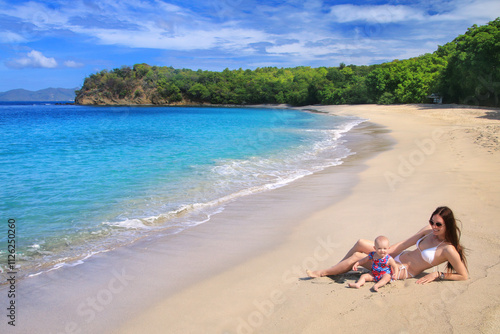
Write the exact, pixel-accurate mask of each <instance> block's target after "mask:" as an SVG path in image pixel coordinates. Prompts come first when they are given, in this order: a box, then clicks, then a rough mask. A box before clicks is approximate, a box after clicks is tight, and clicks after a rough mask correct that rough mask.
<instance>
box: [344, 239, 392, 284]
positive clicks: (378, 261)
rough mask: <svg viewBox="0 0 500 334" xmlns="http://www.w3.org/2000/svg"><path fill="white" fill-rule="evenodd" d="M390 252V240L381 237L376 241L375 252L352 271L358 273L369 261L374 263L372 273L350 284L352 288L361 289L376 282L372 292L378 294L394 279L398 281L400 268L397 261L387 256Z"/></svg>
mask: <svg viewBox="0 0 500 334" xmlns="http://www.w3.org/2000/svg"><path fill="white" fill-rule="evenodd" d="M388 250H389V239H387V238H386V237H384V236H379V237H377V238H376V239H375V252H371V253H370V254H368V256H367V257H365V258H364V259H362V260H360V261H358V262H356V263H355V264H354V265H353V266H352V270H355V271H357V270H358V266H360V265H361V266H362V265H364V264H365V263H367V262H368V261H370V260H371V261H373V264H372V271H371V273H367V274H363V275H361V277H360V278H359V279H358V281H357V282H356V283H349V287H350V288H356V289H359V288H360V287H361V286H363V285H364V284H365V282H376V283H375V285H374V286H373V287H372V291H375V292H377V291H378V289H379V288H380V287H382V286H384V285H386V284H387V283H389V282H390V281H391V278H392V279H396V277H397V271H398V266H397V265H396V261H394V259H393V258H392V257H391V256H390V255H389V254H387V252H388Z"/></svg>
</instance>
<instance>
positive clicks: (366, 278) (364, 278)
mask: <svg viewBox="0 0 500 334" xmlns="http://www.w3.org/2000/svg"><path fill="white" fill-rule="evenodd" d="M366 282H373V276H372V275H371V274H363V275H361V277H360V278H359V279H358V281H357V282H356V283H349V287H350V288H356V289H359V288H360V287H362V286H363V285H364V284H365V283H366Z"/></svg>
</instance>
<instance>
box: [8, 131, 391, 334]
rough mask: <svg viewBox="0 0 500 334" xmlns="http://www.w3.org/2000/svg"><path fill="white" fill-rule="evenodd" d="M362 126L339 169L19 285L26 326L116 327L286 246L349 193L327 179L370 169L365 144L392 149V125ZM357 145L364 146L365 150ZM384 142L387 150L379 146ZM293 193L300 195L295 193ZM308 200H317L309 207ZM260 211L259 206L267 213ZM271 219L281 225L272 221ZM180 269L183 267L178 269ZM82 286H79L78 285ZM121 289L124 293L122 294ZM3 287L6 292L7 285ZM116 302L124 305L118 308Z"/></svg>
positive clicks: (344, 181)
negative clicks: (309, 219) (306, 222)
mask: <svg viewBox="0 0 500 334" xmlns="http://www.w3.org/2000/svg"><path fill="white" fill-rule="evenodd" d="M358 127H359V128H360V129H358V130H355V131H350V132H348V133H347V134H346V137H345V138H347V140H348V142H347V146H348V147H349V148H350V149H351V150H353V151H356V152H357V153H356V154H354V155H351V156H348V157H347V158H345V159H344V163H343V164H341V165H339V166H334V167H329V168H327V169H325V170H323V171H322V172H318V173H315V174H312V175H308V176H305V177H303V178H301V179H299V180H296V181H295V182H292V183H290V184H288V185H286V186H284V187H281V188H277V189H274V190H271V191H266V192H263V193H258V194H254V195H251V196H246V197H244V198H240V199H238V200H236V201H234V202H232V203H229V204H228V205H227V206H226V208H225V210H224V211H223V212H222V213H219V214H217V215H215V216H213V217H212V219H211V220H210V221H209V222H207V223H204V224H201V225H198V226H196V227H193V228H191V229H188V230H185V231H184V232H183V233H181V234H178V235H168V236H158V237H151V238H146V239H145V240H141V241H139V242H137V243H135V244H133V245H129V246H125V247H120V248H119V249H114V250H111V251H109V252H103V253H100V254H96V255H94V256H93V257H91V258H89V259H87V260H86V261H85V262H84V263H83V264H81V265H77V266H75V267H65V268H62V269H59V270H54V271H50V272H45V273H43V274H41V275H39V276H36V277H29V278H27V279H25V280H23V281H21V282H18V290H19V293H20V295H24V296H30V301H29V302H26V301H25V302H24V304H25V305H23V307H22V313H25V314H26V315H29V318H26V315H25V316H24V317H23V316H22V315H19V319H18V323H19V324H20V326H18V327H19V328H20V329H23V330H25V331H28V332H29V331H34V330H37V331H41V332H60V331H61V330H62V329H64V328H66V327H68V328H74V329H75V330H79V329H81V330H82V332H95V333H101V332H102V333H105V332H110V331H113V330H114V329H115V328H117V327H120V326H121V324H122V322H123V319H129V318H131V317H133V316H135V314H136V312H137V310H138V309H141V310H142V309H143V310H146V309H148V308H149V307H150V306H151V305H154V304H157V303H160V302H161V301H162V300H163V299H165V298H169V297H170V296H173V295H175V294H176V293H178V292H179V291H184V290H186V289H189V287H190V286H196V285H197V284H199V283H201V282H202V281H203V280H204V279H205V278H206V277H215V276H217V275H220V274H221V273H223V272H225V271H227V270H230V269H231V268H233V267H234V266H237V265H238V264H240V263H243V262H245V261H247V260H249V259H251V258H253V257H255V256H257V255H262V254H265V253H267V252H269V251H270V250H272V249H274V248H275V247H277V245H279V244H281V243H283V241H284V239H285V236H286V235H288V234H289V233H290V231H291V229H292V228H293V226H294V225H295V224H296V222H297V221H299V220H300V219H301V218H303V217H306V216H308V215H309V214H310V212H311V211H314V210H315V209H318V210H319V209H321V208H323V207H326V206H327V205H328V204H329V200H328V198H329V197H332V195H331V194H328V193H331V192H333V193H335V196H338V197H341V196H342V193H338V191H339V190H338V189H337V190H328V189H323V188H324V187H323V184H324V182H323V181H322V180H324V179H325V178H327V179H332V178H336V179H338V181H337V183H338V185H339V187H341V188H342V189H345V192H348V191H349V188H351V187H352V185H353V184H354V183H355V182H356V180H355V174H354V173H352V172H349V173H344V174H342V173H339V172H337V171H338V170H344V169H353V168H354V169H361V168H363V167H362V165H360V163H359V161H360V160H362V159H364V158H363V157H362V155H372V154H375V153H373V152H365V153H363V147H364V150H365V151H371V149H367V147H366V145H365V144H364V143H365V142H370V143H371V144H370V147H373V148H374V150H375V151H377V150H379V149H387V148H386V147H385V146H386V145H389V143H386V140H385V139H380V142H379V141H376V140H373V139H374V138H379V137H380V132H385V130H383V129H381V127H379V126H377V125H374V124H371V123H369V122H364V123H362V124H361V125H358ZM351 132H352V133H351ZM363 136H366V137H367V138H363ZM368 138H370V139H368ZM352 145H358V146H359V149H358V148H356V147H353V146H352ZM377 145H381V146H383V147H380V148H377V147H376V146H377ZM365 158H366V157H365ZM348 165H349V166H348ZM345 175H347V176H348V177H347V178H346V177H344V176H345ZM311 180H312V182H311ZM290 193H293V194H294V196H292V197H290V196H289V194H290ZM303 196H306V197H309V198H308V199H304V198H303ZM303 203H309V205H307V206H301V205H300V204H303ZM254 208H259V212H255V209H254ZM269 220H271V221H276V224H273V225H270V224H269ZM235 222H236V224H235ZM175 268H182V270H179V272H176V269H175ZM181 271H182V272H181ZM162 278H164V280H163V279H162ZM107 285H109V287H108V288H106V286H107ZM115 285H116V286H115ZM75 286H78V287H79V289H78V290H75ZM115 290H116V291H118V293H114V291H115ZM0 291H3V290H2V289H1V287H0ZM68 296H71V298H68ZM130 300H134V304H133V307H132V306H130V307H126V306H123V305H127V304H128V302H127V301H130ZM108 305H113V307H107V306H108ZM116 306H120V307H122V308H123V310H116V308H115V307H116ZM48 310H50V311H48ZM47 311H48V312H47ZM48 313H50V314H51V315H47V314H48ZM33 319H37V321H33ZM2 325H3V324H2ZM1 327H2V326H0V328H1Z"/></svg>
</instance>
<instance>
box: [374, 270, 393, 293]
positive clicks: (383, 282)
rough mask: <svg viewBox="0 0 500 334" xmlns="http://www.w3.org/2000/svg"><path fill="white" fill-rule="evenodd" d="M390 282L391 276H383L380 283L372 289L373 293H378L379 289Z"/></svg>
mask: <svg viewBox="0 0 500 334" xmlns="http://www.w3.org/2000/svg"><path fill="white" fill-rule="evenodd" d="M390 281H391V275H389V274H384V276H382V278H381V279H380V281H378V282H377V283H375V285H374V286H373V288H372V289H373V291H375V292H378V288H380V287H382V286H384V285H386V284H387V283H389V282H390Z"/></svg>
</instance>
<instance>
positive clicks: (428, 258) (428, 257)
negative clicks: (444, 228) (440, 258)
mask: <svg viewBox="0 0 500 334" xmlns="http://www.w3.org/2000/svg"><path fill="white" fill-rule="evenodd" d="M428 235H430V233H429V234H426V235H424V236H423V237H422V238H420V239H418V241H417V248H418V250H419V251H420V254H421V255H422V259H424V261H425V262H427V263H428V264H432V261H434V257H435V256H436V250H437V248H438V247H439V245H441V244H442V243H443V242H444V240H443V241H441V242H440V243H439V245H437V246H436V247H432V248H427V249H424V250H421V249H420V247H419V246H418V245H419V244H420V241H422V240H423V239H424V238H425V237H426V236H428Z"/></svg>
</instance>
